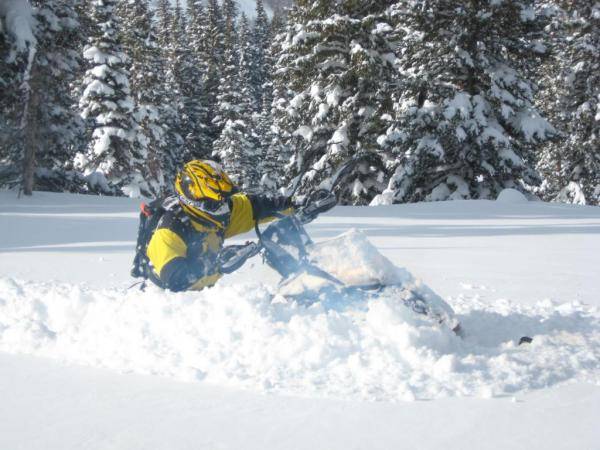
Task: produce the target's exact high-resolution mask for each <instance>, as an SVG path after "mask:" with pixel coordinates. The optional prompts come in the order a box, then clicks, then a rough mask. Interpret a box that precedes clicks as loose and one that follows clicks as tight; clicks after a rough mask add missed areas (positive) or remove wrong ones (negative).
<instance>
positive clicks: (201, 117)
mask: <svg viewBox="0 0 600 450" xmlns="http://www.w3.org/2000/svg"><path fill="white" fill-rule="evenodd" d="M189 19H191V20H197V19H198V18H197V17H194V16H192V17H190V18H189ZM189 19H186V15H185V14H183V11H182V9H181V6H180V3H179V0H177V1H176V3H175V8H174V11H173V21H172V22H171V26H172V32H171V35H172V37H173V38H174V39H173V41H172V49H173V50H172V57H171V60H170V64H171V67H172V73H173V76H174V82H175V83H176V84H177V92H178V94H179V98H178V101H177V105H178V106H177V107H178V116H179V120H180V123H179V126H180V134H181V136H182V137H183V141H184V142H183V148H182V152H181V155H182V160H183V161H189V160H191V159H198V158H206V157H208V156H209V155H210V153H211V148H210V144H211V142H210V138H209V136H208V130H207V125H206V122H207V110H206V107H205V105H204V104H203V103H204V102H205V101H206V99H205V95H204V93H205V91H204V89H203V83H202V77H203V68H204V66H203V61H202V60H201V59H200V58H199V54H198V53H197V52H196V51H195V49H194V48H193V46H192V41H191V40H190V38H191V37H193V35H192V34H191V33H190V32H189V31H190V30H189V27H188V25H187V23H188V20H189ZM194 25H196V23H194Z"/></svg>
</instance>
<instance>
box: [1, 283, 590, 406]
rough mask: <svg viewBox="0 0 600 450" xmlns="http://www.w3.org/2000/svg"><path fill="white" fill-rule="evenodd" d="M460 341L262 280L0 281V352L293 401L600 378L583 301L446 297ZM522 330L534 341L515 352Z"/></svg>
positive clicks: (370, 307)
mask: <svg viewBox="0 0 600 450" xmlns="http://www.w3.org/2000/svg"><path fill="white" fill-rule="evenodd" d="M454 306H455V308H457V309H458V312H459V313H460V316H459V318H460V320H461V322H462V324H463V327H464V329H465V330H466V333H467V334H466V336H465V338H464V339H461V338H459V337H457V336H455V335H454V334H453V333H452V332H451V331H450V330H448V329H446V328H443V327H435V326H432V325H431V323H428V322H425V321H422V320H420V319H419V318H418V317H416V316H414V315H412V314H410V313H409V312H408V311H407V309H406V308H404V307H403V306H402V304H401V303H400V302H399V301H398V299H395V298H393V297H391V296H387V295H386V294H385V293H383V294H382V295H381V296H379V297H377V298H373V299H371V300H368V301H365V303H364V304H358V305H356V304H353V305H352V306H351V307H350V306H349V307H347V308H342V307H338V308H331V307H326V306H325V305H324V304H322V303H315V304H313V305H310V306H302V305H298V304H297V303H295V302H290V301H286V300H285V299H283V298H282V297H277V296H275V297H274V296H273V295H272V292H271V290H270V288H269V287H267V286H264V285H261V284H251V283H249V284H241V285H236V286H229V287H227V286H219V285H217V286H215V287H213V288H211V289H207V290H204V291H202V292H199V293H169V292H164V291H161V290H159V289H157V288H154V287H149V288H148V289H147V290H146V292H141V291H139V290H129V291H125V290H120V289H115V288H113V289H93V288H88V287H85V286H81V285H72V284H64V283H61V284H59V283H41V282H24V281H18V280H15V279H12V278H0V351H3V352H9V353H27V354H33V355H37V356H42V357H49V358H54V359H58V360H61V361H64V362H67V363H71V364H83V365H89V366H94V367H103V368H110V369H113V370H116V371H119V372H135V373H141V374H154V375H159V376H163V377H171V378H175V379H179V380H186V381H199V380H202V381H203V382H210V383H218V384H221V385H227V386H235V387H242V388H246V389H252V390H256V391H268V392H281V393H287V394H295V395H302V396H320V397H336V398H361V399H369V400H398V399H403V400H412V399H429V398H439V397H449V396H478V397H490V396H501V395H506V394H513V393H515V392H520V391H526V390H529V389H533V388H542V387H547V386H551V385H554V384H557V383H559V382H564V381H568V380H571V379H575V378H577V379H584V380H586V381H589V382H593V383H600V362H599V355H600V314H599V312H598V310H597V309H594V308H590V307H588V306H586V305H583V304H579V303H568V304H563V305H555V304H552V303H550V302H545V303H539V304H537V305H535V306H529V307H524V306H517V305H514V304H510V303H508V302H506V301H502V302H497V303H496V304H492V305H489V304H479V303H478V302H477V301H474V300H473V299H468V298H458V299H456V300H455V303H454ZM522 334H529V335H532V336H533V338H534V340H533V343H532V344H530V345H522V346H517V344H516V340H517V339H518V338H519V337H520V336H521V335H522Z"/></svg>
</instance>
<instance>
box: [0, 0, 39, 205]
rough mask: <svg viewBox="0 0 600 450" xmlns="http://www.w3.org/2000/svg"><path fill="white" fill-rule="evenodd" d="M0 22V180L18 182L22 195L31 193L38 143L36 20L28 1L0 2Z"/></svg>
mask: <svg viewBox="0 0 600 450" xmlns="http://www.w3.org/2000/svg"><path fill="white" fill-rule="evenodd" d="M0 24H1V26H0V35H1V41H0V57H1V58H2V59H1V61H2V65H0V67H1V69H0V77H1V78H0V82H1V83H2V84H3V86H2V87H3V94H5V95H6V98H5V99H4V100H0V104H2V106H3V109H2V111H0V130H2V132H3V133H2V134H3V135H2V136H0V184H4V185H10V186H16V185H20V187H21V190H22V191H23V193H25V195H31V194H32V191H33V182H34V171H35V156H36V150H38V148H37V147H38V145H39V134H38V126H37V125H38V121H37V104H38V97H37V93H38V92H39V91H38V89H37V87H38V86H37V84H36V81H37V79H38V78H37V77H35V74H36V73H35V72H36V70H37V64H36V61H35V60H36V54H37V44H38V42H37V39H36V37H35V33H36V24H35V20H34V18H33V14H32V10H31V6H30V5H29V2H28V1H26V0H13V1H8V2H2V3H0ZM2 66H4V67H2ZM8 89H10V91H9V90H8ZM4 108H6V109H4Z"/></svg>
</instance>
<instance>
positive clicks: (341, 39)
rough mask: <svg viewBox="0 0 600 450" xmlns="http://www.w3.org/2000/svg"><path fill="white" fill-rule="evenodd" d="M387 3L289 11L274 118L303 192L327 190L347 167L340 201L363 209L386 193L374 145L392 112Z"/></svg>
mask: <svg viewBox="0 0 600 450" xmlns="http://www.w3.org/2000/svg"><path fill="white" fill-rule="evenodd" d="M389 3H390V2H382V1H374V0H373V1H364V2H356V1H352V0H347V1H338V2H330V1H324V0H299V1H297V2H296V5H295V7H294V8H293V9H292V10H291V12H290V15H289V17H288V24H287V27H286V33H285V41H284V42H283V45H282V46H281V53H280V55H279V58H278V62H277V65H276V68H275V70H274V73H275V77H276V89H277V90H278V95H282V94H283V95H282V96H281V97H276V98H275V100H274V105H275V107H274V110H273V112H274V114H275V117H274V121H275V125H276V130H278V133H279V137H278V139H279V140H280V141H281V142H282V144H283V146H282V148H281V149H282V153H285V152H286V148H293V149H294V156H293V159H292V164H290V166H289V171H288V172H289V174H290V175H291V179H294V178H295V177H299V180H300V183H301V184H300V190H299V192H300V193H307V192H309V191H310V190H312V189H314V188H316V187H318V186H320V185H323V186H327V185H328V183H329V181H330V180H331V179H332V177H334V176H335V174H336V173H337V171H338V169H340V168H341V167H342V166H343V165H345V164H346V163H350V162H351V163H352V164H353V165H352V167H351V170H349V171H347V172H346V174H345V176H344V177H343V179H341V180H340V183H339V185H338V188H337V191H338V199H339V200H340V202H342V203H345V204H366V203H368V202H370V201H371V199H372V198H373V197H374V196H375V195H377V194H379V193H380V192H381V191H382V190H383V189H384V188H385V181H386V171H385V160H384V158H383V157H382V154H381V152H380V148H379V145H378V142H377V139H378V137H379V136H380V135H381V134H382V133H384V132H385V130H386V128H387V126H388V122H387V120H388V118H389V117H390V113H391V112H392V104H391V102H390V97H391V92H392V84H391V83H392V81H393V67H392V65H391V63H390V59H392V57H391V53H392V49H391V48H390V46H389V43H388V41H387V39H386V34H387V33H388V32H389V31H390V29H391V28H390V25H389V24H388V23H387V21H386V16H385V12H386V7H387V6H389ZM286 89H289V90H291V91H292V92H293V95H294V96H293V98H290V92H289V91H288V92H282V91H283V90H286ZM291 179H290V180H291Z"/></svg>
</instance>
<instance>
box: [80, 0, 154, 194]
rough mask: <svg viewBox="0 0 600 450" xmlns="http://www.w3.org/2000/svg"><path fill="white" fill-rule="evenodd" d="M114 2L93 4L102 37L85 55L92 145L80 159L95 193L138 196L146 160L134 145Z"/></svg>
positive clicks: (85, 103)
mask: <svg viewBox="0 0 600 450" xmlns="http://www.w3.org/2000/svg"><path fill="white" fill-rule="evenodd" d="M115 4H116V1H115V0H94V1H93V2H92V6H93V7H92V11H91V17H92V19H93V21H94V22H95V23H96V24H97V28H96V30H97V31H98V32H97V34H95V35H94V36H91V37H90V40H89V44H88V45H87V46H86V48H85V49H84V52H83V56H84V58H85V59H86V60H87V61H88V64H89V66H90V68H89V69H88V70H87V72H86V76H85V79H84V85H85V88H84V90H83V95H82V97H81V100H80V102H79V106H80V108H81V115H82V117H83V118H84V119H86V120H87V121H88V123H89V124H90V125H91V129H92V133H91V142H90V145H89V147H88V149H87V150H86V151H85V152H82V153H80V154H79V155H78V156H77V158H76V163H77V165H78V166H79V167H80V168H81V169H82V170H83V171H84V173H85V175H86V176H87V177H88V180H89V184H90V189H91V190H92V191H96V192H103V193H111V194H118V193H124V194H126V195H138V194H139V192H140V186H143V185H144V177H143V166H144V164H145V157H146V155H144V154H142V153H139V152H138V151H137V150H138V149H136V148H134V146H133V145H132V142H133V141H134V140H135V132H136V130H137V124H136V123H135V120H134V117H133V111H134V104H133V99H132V97H131V92H130V88H129V78H128V76H129V74H128V71H127V64H128V58H127V55H125V53H123V51H122V48H121V44H120V42H119V41H118V37H117V27H118V25H119V24H118V20H117V16H116V14H115Z"/></svg>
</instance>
